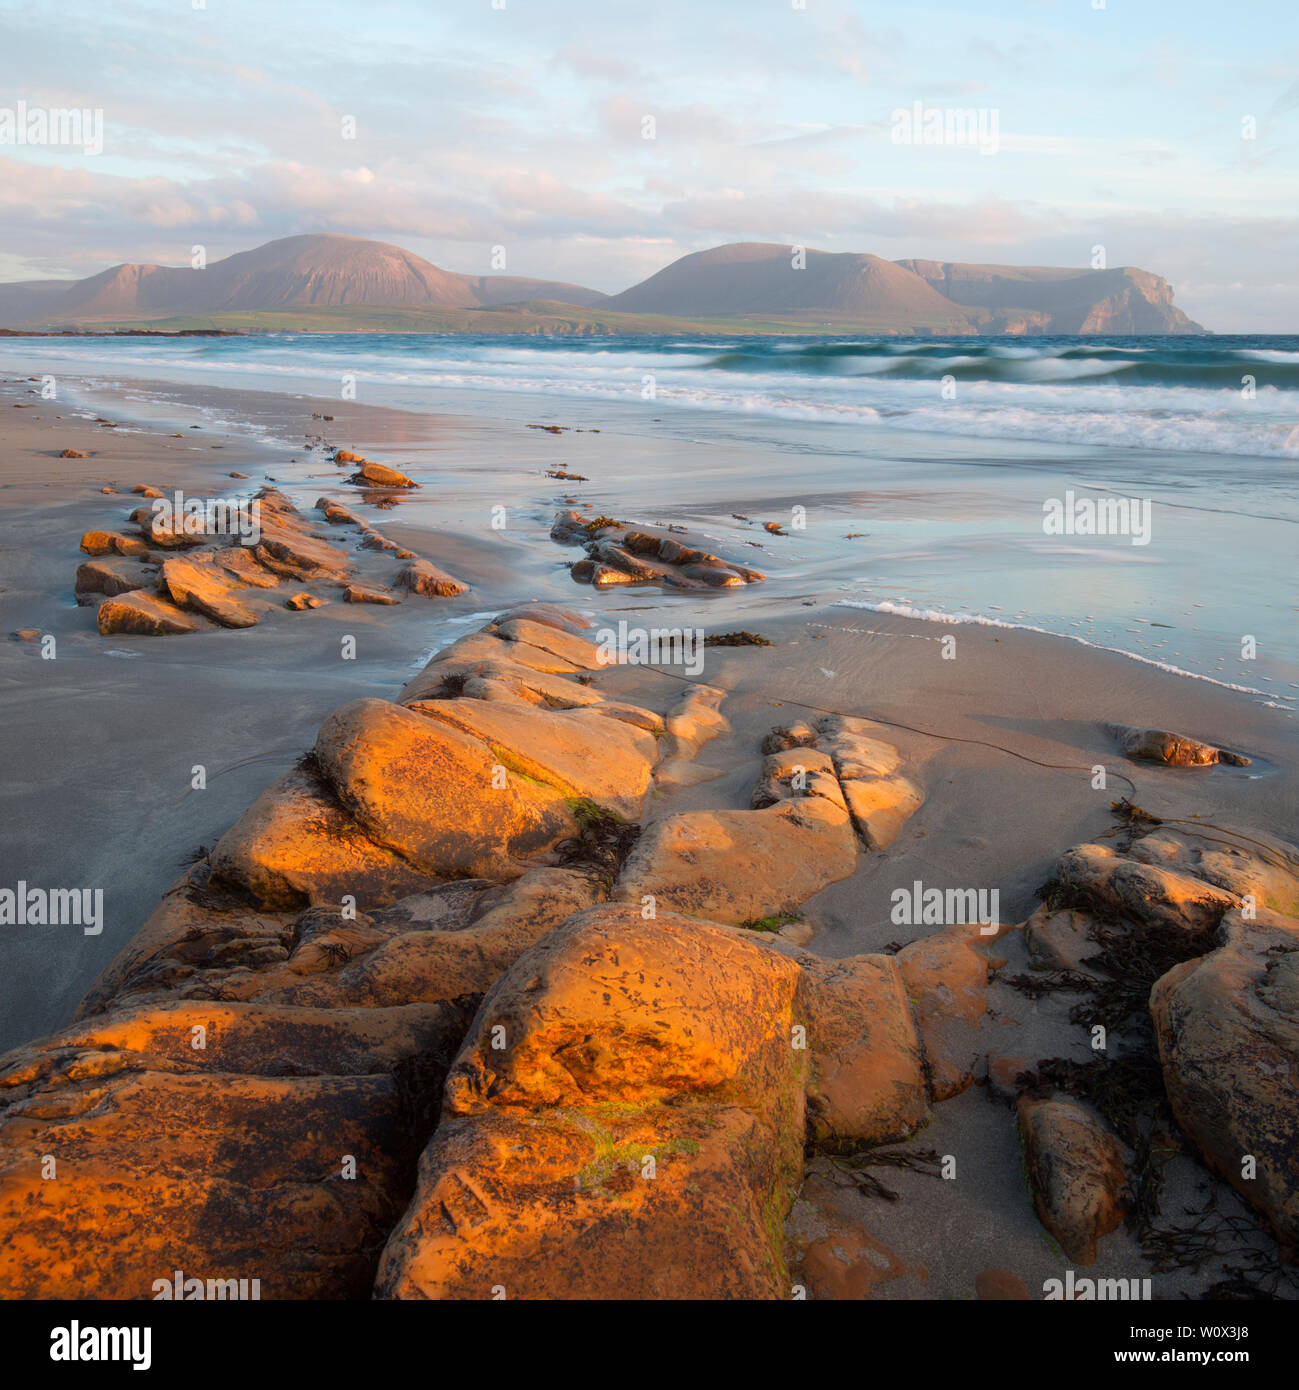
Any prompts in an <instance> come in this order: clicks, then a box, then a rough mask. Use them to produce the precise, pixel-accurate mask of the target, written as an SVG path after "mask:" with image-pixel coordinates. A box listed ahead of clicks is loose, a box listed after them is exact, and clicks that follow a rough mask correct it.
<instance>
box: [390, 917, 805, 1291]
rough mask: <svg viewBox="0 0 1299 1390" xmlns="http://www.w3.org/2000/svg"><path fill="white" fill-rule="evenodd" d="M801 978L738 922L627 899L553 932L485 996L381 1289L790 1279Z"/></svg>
mask: <svg viewBox="0 0 1299 1390" xmlns="http://www.w3.org/2000/svg"><path fill="white" fill-rule="evenodd" d="M799 974H800V971H799V968H798V966H797V965H795V964H794V963H793V962H792V961H790V960H789V959H787V958H785V957H783V956H782V955H780V954H779V953H778V952H775V951H770V950H766V949H764V948H763V947H762V946H760V945H757V944H754V943H752V942H750V941H749V940H746V939H745V938H744V937H742V936H740V935H738V934H735V933H729V932H727V931H725V930H724V929H722V928H718V927H714V926H710V925H708V924H704V923H697V922H690V921H686V920H683V919H679V918H673V917H670V916H664V917H660V918H659V919H658V920H657V921H645V920H643V919H642V918H641V916H640V914H639V912H638V911H636V910H635V909H628V908H622V909H619V908H613V907H610V908H600V907H597V908H593V909H590V910H588V911H586V912H583V913H579V914H578V915H577V916H576V917H574V918H572V919H570V920H569V921H568V922H567V923H565V924H564V926H562V927H560V928H559V929H557V930H556V931H553V932H551V933H550V934H549V935H548V936H546V937H544V938H542V939H541V940H540V941H539V942H538V943H537V944H536V945H535V946H533V947H532V948H531V950H529V951H528V952H527V953H526V954H525V955H524V956H522V957H521V958H520V959H519V960H518V961H517V962H516V963H515V964H514V966H513V967H511V969H510V970H509V971H507V972H506V974H505V975H504V976H502V978H501V979H500V980H499V981H498V982H497V984H496V986H495V987H494V988H493V990H492V991H491V992H490V993H489V995H488V997H487V998H486V999H485V1000H484V1001H483V1005H482V1008H481V1009H480V1011H479V1015H478V1018H477V1020H476V1022H475V1026H474V1029H473V1030H472V1032H471V1034H470V1036H469V1038H468V1039H467V1040H466V1043H465V1046H464V1048H463V1049H462V1051H461V1054H460V1057H459V1058H458V1059H457V1061H456V1063H455V1065H454V1066H453V1068H452V1073H451V1075H450V1076H449V1078H448V1082H447V1090H446V1101H445V1118H444V1120H443V1123H442V1125H441V1127H440V1128H439V1130H438V1132H437V1135H436V1136H435V1138H434V1141H433V1143H432V1144H431V1145H430V1147H429V1149H428V1150H427V1151H426V1153H425V1155H424V1157H423V1159H422V1160H421V1164H420V1178H419V1186H418V1189H417V1191H416V1196H415V1200H414V1201H413V1202H412V1204H411V1206H410V1208H409V1209H408V1211H407V1213H406V1216H405V1217H404V1218H403V1220H402V1221H401V1223H400V1224H399V1225H398V1227H397V1229H396V1230H395V1231H394V1232H393V1234H392V1236H391V1238H390V1240H389V1242H388V1247H387V1250H386V1251H385V1254H384V1258H383V1262H382V1265H381V1268H380V1272H379V1277H378V1280H377V1283H376V1293H377V1294H378V1295H379V1296H380V1297H396V1298H455V1297H459V1298H467V1297H491V1296H492V1294H491V1289H492V1286H493V1285H503V1286H504V1288H505V1290H506V1296H507V1297H515V1298H543V1297H544V1298H591V1297H600V1298H610V1297H643V1298H655V1297H675V1298H689V1297H768V1298H771V1297H781V1296H783V1295H784V1294H786V1293H787V1287H786V1285H787V1279H786V1276H785V1271H784V1262H783V1253H782V1248H781V1244H782V1242H781V1235H780V1220H781V1218H782V1217H783V1215H784V1212H785V1210H786V1209H787V1207H788V1205H789V1202H790V1200H791V1198H792V1193H793V1188H794V1185H795V1184H796V1182H797V1177H798V1173H799V1170H800V1169H801V1149H802V1115H803V1093H802V1081H803V1077H804V1075H805V1073H806V1065H807V1064H806V1055H807V1054H806V1052H805V1051H803V1050H800V1049H798V1048H796V1047H794V1046H791V1039H792V1037H793V1036H794V1033H793V1028H794V1023H795V1021H796V1019H795V1012H794V999H795V991H796V988H797V984H798V979H799ZM755 1023H757V1025H758V1026H755Z"/></svg>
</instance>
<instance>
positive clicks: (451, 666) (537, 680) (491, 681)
mask: <svg viewBox="0 0 1299 1390" xmlns="http://www.w3.org/2000/svg"><path fill="white" fill-rule="evenodd" d="M497 648H498V649H499V650H503V651H508V650H509V648H508V647H507V646H506V644H505V643H503V642H501V643H498V644H497ZM539 655H543V657H544V654H539ZM476 682H477V683H479V684H478V686H475V683H476ZM502 691H504V692H508V693H509V694H511V695H512V696H513V697H514V698H516V699H518V700H520V701H522V702H524V703H526V704H538V705H547V706H549V707H550V708H552V709H579V708H581V707H583V706H587V705H598V704H601V703H602V702H603V701H602V697H601V695H600V693H599V692H598V691H596V690H592V689H590V687H588V686H585V685H578V684H577V682H576V681H570V680H564V679H563V678H562V677H561V676H558V675H551V674H550V673H548V672H545V671H537V670H535V669H533V667H531V666H524V665H521V664H520V663H519V662H517V661H507V660H504V659H499V660H488V661H456V660H455V659H454V658H453V659H451V660H445V659H444V657H443V655H442V654H439V655H438V656H436V657H434V659H433V660H432V661H431V662H429V664H428V665H427V666H426V667H425V668H424V669H423V670H422V671H421V672H420V673H419V675H418V676H416V677H415V678H414V679H413V680H411V681H409V682H408V683H407V684H406V685H405V687H404V688H403V689H402V691H401V694H400V695H399V697H398V703H399V704H404V705H411V704H415V703H417V702H418V701H421V700H439V699H446V698H447V696H448V695H452V694H461V693H463V694H465V695H468V696H471V697H472V698H474V699H488V698H491V697H492V693H493V692H498V693H499V692H502Z"/></svg>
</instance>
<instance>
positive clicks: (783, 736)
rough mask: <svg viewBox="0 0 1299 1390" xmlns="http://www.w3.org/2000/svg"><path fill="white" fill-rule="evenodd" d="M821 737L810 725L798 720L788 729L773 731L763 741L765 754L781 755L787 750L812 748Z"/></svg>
mask: <svg viewBox="0 0 1299 1390" xmlns="http://www.w3.org/2000/svg"><path fill="white" fill-rule="evenodd" d="M819 737H820V735H819V734H818V733H817V731H816V730H815V729H814V728H813V727H812V726H811V725H810V724H806V723H804V722H803V721H802V720H798V721H796V722H795V723H793V724H790V725H789V726H788V727H785V728H779V729H773V730H772V731H771V732H770V733H769V734H768V735H767V736H766V738H764V739H763V740H762V751H763V752H764V753H780V752H783V751H784V750H785V749H786V748H810V747H812V746H813V744H815V743H816V741H817V739H818V738H819Z"/></svg>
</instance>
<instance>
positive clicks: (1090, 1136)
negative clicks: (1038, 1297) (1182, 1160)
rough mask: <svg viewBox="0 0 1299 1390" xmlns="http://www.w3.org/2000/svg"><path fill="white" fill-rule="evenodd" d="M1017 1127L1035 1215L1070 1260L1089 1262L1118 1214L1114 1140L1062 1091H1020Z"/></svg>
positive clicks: (1120, 1169) (1120, 1173)
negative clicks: (1026, 1093)
mask: <svg viewBox="0 0 1299 1390" xmlns="http://www.w3.org/2000/svg"><path fill="white" fill-rule="evenodd" d="M1019 1133H1020V1139H1021V1141H1022V1143H1023V1146H1024V1163H1025V1168H1026V1170H1027V1173H1028V1181H1029V1187H1030V1189H1031V1191H1032V1194H1033V1205H1034V1207H1035V1208H1036V1210H1037V1215H1038V1219H1039V1220H1040V1221H1041V1222H1042V1225H1043V1226H1045V1227H1046V1229H1047V1230H1048V1231H1050V1233H1051V1234H1052V1235H1053V1236H1054V1237H1055V1238H1056V1240H1057V1241H1059V1243H1060V1248H1061V1249H1062V1250H1063V1251H1064V1253H1065V1254H1066V1256H1068V1258H1069V1259H1070V1260H1071V1261H1073V1263H1075V1264H1080V1265H1090V1264H1094V1263H1095V1261H1096V1245H1097V1242H1098V1241H1099V1240H1100V1239H1101V1237H1102V1236H1105V1235H1108V1234H1109V1232H1110V1231H1113V1230H1115V1229H1116V1228H1117V1227H1118V1226H1119V1224H1120V1223H1121V1222H1122V1220H1123V1192H1124V1188H1125V1187H1126V1184H1127V1169H1126V1168H1125V1166H1124V1162H1123V1151H1122V1149H1121V1148H1120V1147H1119V1142H1118V1140H1117V1139H1115V1137H1114V1136H1113V1135H1112V1134H1111V1133H1110V1132H1109V1130H1108V1129H1106V1128H1105V1125H1104V1124H1103V1123H1102V1121H1101V1120H1100V1118H1099V1117H1098V1116H1097V1115H1095V1114H1094V1113H1093V1112H1092V1111H1091V1110H1089V1109H1088V1108H1087V1107H1086V1106H1084V1105H1082V1104H1080V1103H1079V1102H1077V1101H1074V1100H1070V1099H1068V1098H1067V1097H1064V1096H1052V1097H1049V1098H1037V1097H1032V1096H1022V1097H1021V1098H1020V1101H1019Z"/></svg>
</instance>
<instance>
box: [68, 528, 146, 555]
mask: <svg viewBox="0 0 1299 1390" xmlns="http://www.w3.org/2000/svg"><path fill="white" fill-rule="evenodd" d="M81 549H82V550H83V551H84V552H85V553H86V554H87V555H114V554H117V555H130V554H137V553H143V552H145V551H147V550H148V547H147V546H146V545H145V544H144V542H143V541H139V540H136V539H135V538H134V537H132V536H120V535H118V534H117V532H116V531H87V532H86V534H85V535H84V536H82V538H81Z"/></svg>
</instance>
